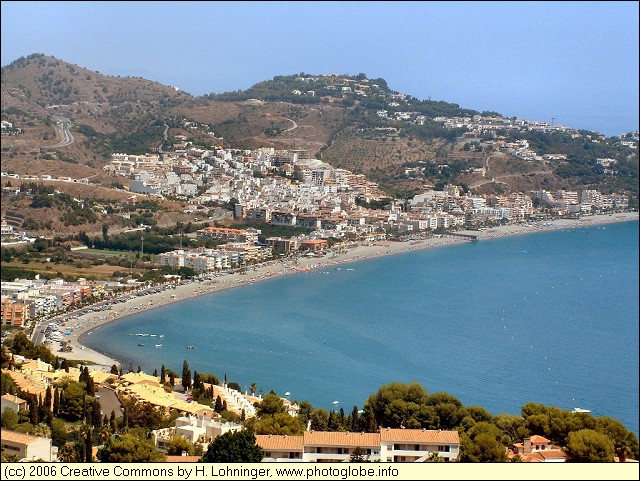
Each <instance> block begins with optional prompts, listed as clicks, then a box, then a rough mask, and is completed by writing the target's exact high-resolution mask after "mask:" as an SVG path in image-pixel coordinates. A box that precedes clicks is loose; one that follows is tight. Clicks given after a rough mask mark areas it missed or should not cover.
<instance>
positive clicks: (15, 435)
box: [0, 429, 46, 444]
mask: <svg viewBox="0 0 640 481" xmlns="http://www.w3.org/2000/svg"><path fill="white" fill-rule="evenodd" d="M0 437H2V440H3V441H13V442H14V443H22V444H31V443H33V442H35V441H38V440H39V439H46V438H41V437H39V436H32V435H31V434H25V433H19V432H17V431H9V430H8V429H2V430H1V431H0Z"/></svg>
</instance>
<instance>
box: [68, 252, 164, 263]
mask: <svg viewBox="0 0 640 481" xmlns="http://www.w3.org/2000/svg"><path fill="white" fill-rule="evenodd" d="M74 254H76V255H89V256H109V257H118V256H127V257H135V256H136V255H137V254H138V253H137V252H133V251H112V250H108V249H83V250H80V251H74ZM145 256H151V262H157V260H158V255H157V254H145Z"/></svg>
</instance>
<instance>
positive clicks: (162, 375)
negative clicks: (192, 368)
mask: <svg viewBox="0 0 640 481" xmlns="http://www.w3.org/2000/svg"><path fill="white" fill-rule="evenodd" d="M166 382H167V371H166V370H165V368H164V364H163V365H162V367H161V368H160V384H162V385H163V386H164V385H165V383H166Z"/></svg>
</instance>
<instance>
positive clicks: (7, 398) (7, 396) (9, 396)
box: [2, 393, 27, 404]
mask: <svg viewBox="0 0 640 481" xmlns="http://www.w3.org/2000/svg"><path fill="white" fill-rule="evenodd" d="M2 399H4V400H5V401H11V402H12V403H16V404H24V403H26V402H27V401H25V400H24V399H20V398H19V397H18V396H16V395H15V394H8V393H7V394H3V395H2Z"/></svg>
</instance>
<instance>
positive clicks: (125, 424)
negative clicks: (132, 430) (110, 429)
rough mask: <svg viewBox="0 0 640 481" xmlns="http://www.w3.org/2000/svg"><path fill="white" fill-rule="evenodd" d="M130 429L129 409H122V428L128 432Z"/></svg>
mask: <svg viewBox="0 0 640 481" xmlns="http://www.w3.org/2000/svg"><path fill="white" fill-rule="evenodd" d="M128 429H129V416H128V415H127V409H126V408H125V409H124V410H123V411H122V430H123V431H124V432H127V430H128Z"/></svg>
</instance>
